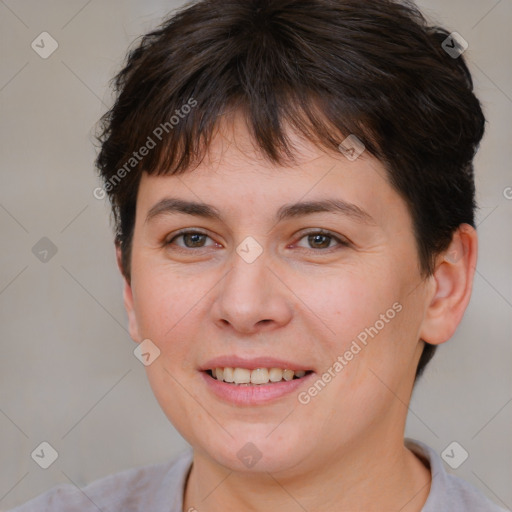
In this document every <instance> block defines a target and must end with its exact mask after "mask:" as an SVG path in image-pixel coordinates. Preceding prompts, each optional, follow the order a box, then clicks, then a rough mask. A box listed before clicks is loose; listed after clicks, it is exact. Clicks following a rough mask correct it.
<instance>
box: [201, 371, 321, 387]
mask: <svg viewBox="0 0 512 512" xmlns="http://www.w3.org/2000/svg"><path fill="white" fill-rule="evenodd" d="M206 373H207V374H208V375H209V376H210V377H212V378H213V379H215V380H218V381H220V382H226V383H228V384H233V385H246V386H252V385H262V384H277V383H279V382H288V381H290V380H294V379H295V380H297V379H302V378H303V377H304V376H306V375H309V374H310V373H312V370H289V369H286V368H285V369H281V368H256V369H254V370H249V369H247V368H229V367H226V368H212V369H210V370H206Z"/></svg>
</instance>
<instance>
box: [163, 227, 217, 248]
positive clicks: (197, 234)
mask: <svg viewBox="0 0 512 512" xmlns="http://www.w3.org/2000/svg"><path fill="white" fill-rule="evenodd" d="M179 238H181V239H182V240H183V242H184V244H185V245H179V244H174V243H173V242H174V241H175V240H176V239H179ZM207 238H210V237H209V236H208V235H207V234H206V233H203V232H201V231H180V232H178V233H177V234H176V235H174V236H173V237H172V238H171V239H170V240H168V241H166V242H165V245H166V246H168V245H177V247H179V248H181V249H202V248H204V247H208V246H206V245H204V242H205V240H206V239H207Z"/></svg>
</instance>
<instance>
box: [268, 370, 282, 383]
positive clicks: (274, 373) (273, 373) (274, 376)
mask: <svg viewBox="0 0 512 512" xmlns="http://www.w3.org/2000/svg"><path fill="white" fill-rule="evenodd" d="M268 377H269V379H270V382H279V381H280V380H282V378H283V370H281V368H270V371H269V372H268Z"/></svg>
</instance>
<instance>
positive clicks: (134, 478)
mask: <svg viewBox="0 0 512 512" xmlns="http://www.w3.org/2000/svg"><path fill="white" fill-rule="evenodd" d="M406 443H407V446H408V447H409V448H410V449H411V450H413V451H414V452H415V453H416V454H418V455H419V456H420V457H421V458H423V459H424V460H426V461H427V462H428V463H429V464H430V470H431V474H432V484H431V488H430V493H429V496H428V499H427V502H426V503H425V505H424V507H423V509H422V512H445V511H446V512H505V509H503V508H500V507H498V506H497V505H495V504H493V503H492V502H491V501H489V500H488V499H487V498H486V497H485V496H484V495H483V494H482V493H481V492H480V491H478V490H477V489H476V488H474V487H472V486H471V485H470V484H468V483H467V482H465V481H464V480H461V479H460V478H458V477H456V476H454V475H451V474H448V473H447V472H446V470H445V468H444V465H443V462H442V460H441V458H440V457H439V455H438V454H437V453H436V452H435V451H434V450H432V449H431V448H430V447H428V446H427V445H425V444H423V443H420V442H418V441H413V440H411V439H407V440H406ZM191 464H192V450H191V449H187V450H186V451H184V452H182V453H181V454H180V455H178V456H177V457H176V458H175V459H173V460H172V461H170V462H165V463H162V464H153V465H150V466H144V467H140V468H134V469H129V470H127V471H123V472H121V473H116V474H114V475H110V476H107V477H106V478H102V479H100V480H97V481H95V482H93V483H91V484H89V485H87V486H86V487H84V488H82V489H78V488H77V487H74V486H72V485H71V484H66V485H60V486H58V487H55V488H53V489H50V490H49V491H47V492H45V493H44V494H41V495H40V496H38V497H36V498H34V499H33V500H31V501H29V502H27V503H25V504H24V505H21V506H19V507H17V508H15V509H13V510H12V511H11V512H47V511H52V512H98V511H102V512H141V511H143V512H183V511H182V509H183V491H184V487H185V482H186V479H187V476H188V473H189V471H190V468H191Z"/></svg>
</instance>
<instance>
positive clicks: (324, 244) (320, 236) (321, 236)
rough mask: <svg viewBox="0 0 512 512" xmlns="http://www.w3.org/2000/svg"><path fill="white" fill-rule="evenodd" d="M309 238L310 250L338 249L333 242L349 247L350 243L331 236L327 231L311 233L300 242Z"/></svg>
mask: <svg viewBox="0 0 512 512" xmlns="http://www.w3.org/2000/svg"><path fill="white" fill-rule="evenodd" d="M304 238H307V243H308V246H309V247H307V248H308V249H318V250H322V249H324V250H325V249H332V248H334V247H336V245H334V246H333V245H331V242H333V241H335V242H337V244H338V245H341V246H345V247H346V246H348V245H349V244H348V242H346V241H345V240H342V239H341V238H339V237H337V236H335V235H333V234H331V233H330V232H325V231H311V232H309V233H306V234H305V235H303V236H302V237H301V238H300V240H302V239H304Z"/></svg>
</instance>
